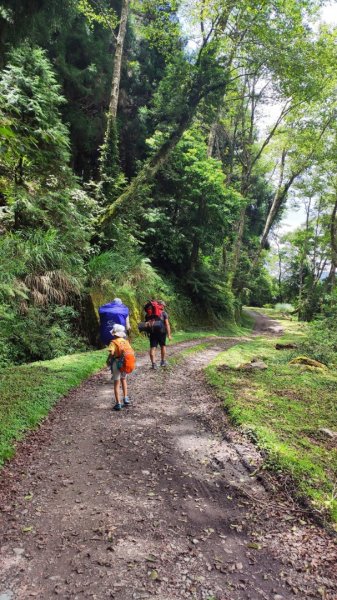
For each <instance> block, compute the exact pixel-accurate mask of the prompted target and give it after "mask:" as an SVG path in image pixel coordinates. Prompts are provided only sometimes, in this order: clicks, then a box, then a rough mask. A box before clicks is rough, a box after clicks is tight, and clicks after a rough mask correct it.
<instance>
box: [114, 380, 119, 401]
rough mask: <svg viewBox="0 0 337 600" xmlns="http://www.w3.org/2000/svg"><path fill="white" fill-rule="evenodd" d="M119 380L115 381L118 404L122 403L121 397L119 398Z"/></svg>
mask: <svg viewBox="0 0 337 600" xmlns="http://www.w3.org/2000/svg"><path fill="white" fill-rule="evenodd" d="M119 383H120V382H119V380H117V381H114V392H115V400H116V404H119V403H120V399H119Z"/></svg>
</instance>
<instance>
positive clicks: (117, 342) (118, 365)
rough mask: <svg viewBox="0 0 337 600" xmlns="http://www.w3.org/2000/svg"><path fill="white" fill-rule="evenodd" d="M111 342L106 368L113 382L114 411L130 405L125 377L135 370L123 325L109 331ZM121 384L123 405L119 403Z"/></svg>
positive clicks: (133, 355) (133, 357) (132, 353)
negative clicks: (108, 368)
mask: <svg viewBox="0 0 337 600" xmlns="http://www.w3.org/2000/svg"><path fill="white" fill-rule="evenodd" d="M111 337H112V341H111V343H110V345H109V348H108V350H109V356H108V359H107V366H108V367H110V368H111V373H112V378H113V382H114V393H115V405H114V407H113V409H114V410H122V408H125V407H127V406H129V405H130V399H129V396H128V386H127V381H126V377H127V374H128V373H131V372H132V371H133V369H134V368H135V354H134V351H133V349H132V347H131V345H130V343H129V342H128V341H127V340H126V339H125V338H126V331H125V327H124V326H123V325H119V324H116V325H114V326H113V328H112V329H111ZM121 382H122V390H123V403H121V401H120V389H119V388H120V383H121Z"/></svg>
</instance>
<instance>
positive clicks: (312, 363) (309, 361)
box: [289, 356, 327, 370]
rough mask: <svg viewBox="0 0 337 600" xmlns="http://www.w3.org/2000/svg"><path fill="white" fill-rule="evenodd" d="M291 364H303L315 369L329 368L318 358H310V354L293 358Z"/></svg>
mask: <svg viewBox="0 0 337 600" xmlns="http://www.w3.org/2000/svg"><path fill="white" fill-rule="evenodd" d="M289 364H290V365H303V366H305V367H313V368H315V369H324V370H326V369H327V367H326V365H324V364H323V363H321V362H319V361H318V360H314V359H313V358H309V357H308V356H296V358H293V359H292V360H291V361H290V363H289Z"/></svg>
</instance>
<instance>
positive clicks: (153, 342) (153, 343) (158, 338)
mask: <svg viewBox="0 0 337 600" xmlns="http://www.w3.org/2000/svg"><path fill="white" fill-rule="evenodd" d="M158 346H160V347H161V348H162V346H166V331H164V332H163V333H161V332H158V333H157V332H155V333H150V348H158Z"/></svg>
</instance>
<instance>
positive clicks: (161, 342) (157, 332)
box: [144, 300, 172, 369]
mask: <svg viewBox="0 0 337 600" xmlns="http://www.w3.org/2000/svg"><path fill="white" fill-rule="evenodd" d="M165 306H166V305H165V302H163V301H161V300H150V301H149V302H147V303H146V304H145V306H144V310H145V313H146V316H145V322H146V324H147V325H148V326H149V328H148V335H149V339H150V359H151V366H152V369H156V368H157V363H156V349H157V348H158V346H160V354H161V361H160V366H161V367H166V366H167V362H166V336H167V337H168V339H169V340H171V339H172V337H171V327H170V323H169V318H168V314H167V312H166V311H165Z"/></svg>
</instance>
